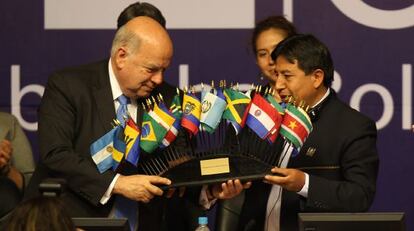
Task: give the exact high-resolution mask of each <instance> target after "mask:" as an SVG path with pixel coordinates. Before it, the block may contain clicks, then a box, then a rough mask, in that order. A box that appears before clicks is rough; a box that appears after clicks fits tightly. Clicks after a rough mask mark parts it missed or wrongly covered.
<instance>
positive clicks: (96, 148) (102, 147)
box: [90, 126, 120, 173]
mask: <svg viewBox="0 0 414 231" xmlns="http://www.w3.org/2000/svg"><path fill="white" fill-rule="evenodd" d="M119 127H120V126H117V127H115V128H113V129H112V130H111V131H109V132H108V133H106V134H105V135H103V136H102V137H101V138H99V139H98V140H96V141H95V142H93V143H92V145H91V146H90V151H91V156H92V160H93V162H95V164H96V167H97V168H98V170H99V172H100V173H103V172H105V171H106V170H108V169H110V168H112V165H113V161H114V160H113V159H112V153H113V152H114V146H113V144H114V136H115V134H116V133H117V130H118V129H119Z"/></svg>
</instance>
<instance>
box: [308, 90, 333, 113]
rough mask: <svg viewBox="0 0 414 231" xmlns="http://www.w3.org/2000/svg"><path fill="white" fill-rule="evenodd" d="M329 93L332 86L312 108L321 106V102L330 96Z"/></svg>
mask: <svg viewBox="0 0 414 231" xmlns="http://www.w3.org/2000/svg"><path fill="white" fill-rule="evenodd" d="M329 93H331V89H330V88H328V90H327V91H326V92H325V95H323V97H322V98H321V99H320V100H319V101H318V102H317V103H316V104H315V105H313V106H312V108H315V107H317V106H319V104H321V103H322V102H323V101H324V100H325V99H326V98H327V97H328V95H329Z"/></svg>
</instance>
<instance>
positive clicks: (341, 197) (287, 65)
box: [238, 35, 379, 231]
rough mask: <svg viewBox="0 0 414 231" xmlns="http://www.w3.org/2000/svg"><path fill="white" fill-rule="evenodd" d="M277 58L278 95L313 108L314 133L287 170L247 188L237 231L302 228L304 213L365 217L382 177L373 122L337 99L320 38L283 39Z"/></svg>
mask: <svg viewBox="0 0 414 231" xmlns="http://www.w3.org/2000/svg"><path fill="white" fill-rule="evenodd" d="M272 58H273V59H274V60H275V63H276V68H275V71H276V74H277V80H276V88H277V92H278V93H279V95H280V96H282V97H287V96H292V97H294V98H295V99H296V100H299V101H305V102H306V103H307V104H308V105H310V106H311V108H312V111H311V113H310V116H311V119H312V123H313V131H312V132H311V133H310V135H309V137H308V138H307V140H306V141H305V143H304V145H303V146H302V148H301V149H300V152H299V154H298V155H297V156H295V157H291V159H290V160H289V162H288V167H287V168H277V167H275V168H273V169H272V173H274V175H267V176H265V180H264V181H265V183H268V184H263V183H262V182H254V183H253V185H252V187H251V189H249V190H246V192H245V193H246V194H245V202H244V205H243V207H242V211H241V215H240V218H239V226H238V229H239V230H245V227H246V228H248V230H266V231H267V230H284V231H285V230H298V221H297V214H298V212H362V211H367V210H368V209H369V207H370V205H371V203H372V201H373V199H374V195H375V190H376V179H377V173H378V162H379V161H378V155H377V149H376V136H377V130H376V127H375V123H374V122H373V121H372V120H371V119H369V118H367V117H366V116H364V115H362V114H361V113H359V112H358V111H356V110H354V109H352V108H350V107H349V106H348V105H346V104H345V103H343V102H342V101H340V100H339V99H338V98H337V96H336V94H335V92H334V91H333V89H331V88H330V85H331V82H332V80H333V70H334V68H333V62H332V59H331V56H330V53H329V51H328V49H327V48H326V46H325V45H323V44H322V43H321V42H320V41H319V40H318V39H316V38H315V37H314V36H312V35H296V36H292V37H289V38H287V39H285V40H284V41H282V42H281V43H279V44H278V46H277V47H276V48H275V50H274V51H273V52H272ZM272 184H274V185H279V186H281V187H282V188H283V190H278V192H275V195H276V196H274V205H276V204H277V203H281V205H280V206H281V209H280V213H275V212H273V210H275V206H269V203H268V201H267V200H268V195H269V194H271V193H273V192H271V190H272V187H271V186H272ZM269 200H270V199H269ZM279 221H280V222H279Z"/></svg>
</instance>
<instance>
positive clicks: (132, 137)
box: [124, 117, 141, 166]
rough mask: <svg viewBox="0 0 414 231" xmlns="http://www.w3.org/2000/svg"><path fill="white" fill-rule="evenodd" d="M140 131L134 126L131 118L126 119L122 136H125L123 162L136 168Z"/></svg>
mask: <svg viewBox="0 0 414 231" xmlns="http://www.w3.org/2000/svg"><path fill="white" fill-rule="evenodd" d="M140 134H141V132H140V130H139V128H138V126H137V125H136V124H135V122H134V120H132V118H131V117H130V118H128V120H127V122H126V125H125V130H124V135H125V143H126V150H125V160H126V161H128V162H129V163H131V164H133V165H135V166H137V164H138V160H139V154H140V149H139V141H140Z"/></svg>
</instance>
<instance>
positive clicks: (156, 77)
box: [151, 71, 164, 85]
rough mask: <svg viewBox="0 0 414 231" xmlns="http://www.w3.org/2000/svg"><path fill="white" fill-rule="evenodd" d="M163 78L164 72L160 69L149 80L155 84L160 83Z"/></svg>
mask: <svg viewBox="0 0 414 231" xmlns="http://www.w3.org/2000/svg"><path fill="white" fill-rule="evenodd" d="M163 79H164V73H163V72H162V71H159V72H157V73H156V74H154V75H153V76H152V77H151V81H152V82H154V83H155V84H157V85H160V84H161V83H162V81H163Z"/></svg>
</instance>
